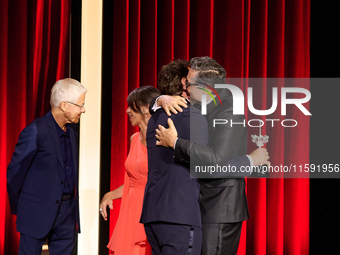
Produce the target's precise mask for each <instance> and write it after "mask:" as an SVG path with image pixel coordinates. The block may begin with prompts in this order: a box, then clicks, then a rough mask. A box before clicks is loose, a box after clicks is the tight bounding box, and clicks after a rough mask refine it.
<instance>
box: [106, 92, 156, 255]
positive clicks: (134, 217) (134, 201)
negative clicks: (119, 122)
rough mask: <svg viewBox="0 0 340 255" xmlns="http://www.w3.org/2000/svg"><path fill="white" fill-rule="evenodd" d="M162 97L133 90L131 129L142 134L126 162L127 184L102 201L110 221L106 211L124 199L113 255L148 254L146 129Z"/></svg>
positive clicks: (132, 144) (136, 137) (134, 139)
mask: <svg viewBox="0 0 340 255" xmlns="http://www.w3.org/2000/svg"><path fill="white" fill-rule="evenodd" d="M157 96H159V91H158V90H157V89H156V88H155V87H152V86H143V87H139V88H136V89H135V90H133V91H132V92H131V93H130V94H129V96H128V98H127V101H128V108H127V110H126V113H127V114H128V116H129V119H130V122H131V125H132V126H139V132H136V133H135V134H133V135H132V136H131V138H130V151H129V154H128V156H127V158H126V161H125V169H126V171H125V177H124V184H123V185H122V186H120V187H119V188H117V189H115V190H112V191H110V192H108V193H106V194H105V195H104V197H103V199H102V201H101V204H100V208H101V214H102V216H103V218H104V219H105V220H107V212H106V208H107V206H109V207H110V208H111V209H112V200H113V199H118V198H122V203H121V206H120V211H119V217H118V220H117V223H116V227H115V229H114V231H113V233H112V236H111V239H110V242H109V244H108V245H107V247H108V248H109V249H110V253H111V254H114V255H149V254H151V247H150V245H149V243H148V241H147V239H146V235H145V232H144V226H143V224H141V223H139V220H140V215H141V212H142V206H143V198H144V188H145V184H146V182H147V175H148V155H147V148H146V129H147V124H148V121H149V119H150V117H151V115H150V113H149V104H150V102H151V100H152V99H153V98H155V97H157Z"/></svg>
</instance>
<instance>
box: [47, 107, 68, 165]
mask: <svg viewBox="0 0 340 255" xmlns="http://www.w3.org/2000/svg"><path fill="white" fill-rule="evenodd" d="M45 116H46V123H47V126H48V127H49V129H50V130H49V131H50V136H51V139H52V142H53V146H54V149H55V151H56V154H57V157H58V161H59V163H60V165H61V167H62V169H64V162H63V157H62V155H61V148H60V142H59V138H58V133H57V129H56V126H55V120H54V119H53V116H52V113H51V112H49V113H47V114H46V115H45Z"/></svg>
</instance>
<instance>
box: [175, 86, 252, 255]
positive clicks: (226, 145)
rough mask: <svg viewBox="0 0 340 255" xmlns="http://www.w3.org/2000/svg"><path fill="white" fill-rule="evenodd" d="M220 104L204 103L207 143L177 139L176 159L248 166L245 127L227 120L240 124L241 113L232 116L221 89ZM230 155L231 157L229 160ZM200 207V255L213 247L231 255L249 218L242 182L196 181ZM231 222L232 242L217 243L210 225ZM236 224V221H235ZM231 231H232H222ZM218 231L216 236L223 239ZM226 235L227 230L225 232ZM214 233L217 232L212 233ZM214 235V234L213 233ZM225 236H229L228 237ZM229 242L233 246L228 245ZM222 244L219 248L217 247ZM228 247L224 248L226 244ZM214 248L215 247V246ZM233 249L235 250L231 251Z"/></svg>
mask: <svg viewBox="0 0 340 255" xmlns="http://www.w3.org/2000/svg"><path fill="white" fill-rule="evenodd" d="M219 95H220V97H221V99H222V105H220V104H219V102H218V105H217V106H215V104H214V102H211V103H210V104H208V106H207V120H208V123H209V133H210V140H209V146H200V145H197V144H193V143H192V141H191V142H188V141H186V140H184V139H181V138H179V139H178V141H177V143H176V147H175V156H176V161H178V162H180V161H187V160H188V158H190V159H191V160H193V161H194V162H198V161H201V162H204V164H207V165H215V164H220V165H222V164H223V162H227V161H228V160H230V159H231V161H228V162H233V163H232V164H236V165H238V167H240V165H246V166H249V164H250V162H249V160H248V158H247V157H246V156H245V154H246V150H247V130H246V127H244V126H243V125H241V124H236V125H233V127H232V128H231V127H230V121H231V120H233V122H234V123H243V121H244V116H243V115H238V116H236V115H235V116H234V115H232V97H231V95H230V94H229V93H228V92H227V91H226V90H223V91H221V92H220V93H219ZM214 119H226V120H228V124H226V125H216V127H213V120H214ZM233 158H234V159H233ZM200 187H201V191H200V193H201V194H200V208H201V214H202V223H203V254H209V255H210V254H215V253H211V252H215V251H216V249H214V247H215V246H216V245H217V246H219V247H218V249H219V250H220V252H221V251H222V250H223V249H224V248H227V250H226V251H224V250H223V252H222V253H220V254H234V253H235V252H236V251H237V246H238V241H239V234H240V230H241V225H242V221H244V220H247V219H248V218H249V213H248V206H247V199H246V194H245V181H244V179H243V178H234V179H231V178H225V179H204V180H200ZM221 223H222V224H225V223H227V224H232V225H235V226H236V228H237V231H236V232H237V233H236V234H233V235H232V236H233V238H234V239H233V240H232V242H231V243H230V242H229V243H228V242H227V241H226V242H224V244H223V243H222V244H217V243H218V240H216V239H214V238H213V235H214V234H216V233H213V232H214V231H217V230H216V229H214V227H211V226H210V224H221ZM239 223H240V224H239ZM227 229H229V228H227ZM226 231H228V232H229V233H234V232H235V231H234V230H231V231H229V230H226ZM224 234H225V233H223V231H222V233H221V234H220V235H222V236H219V237H218V238H224V236H225V235H224ZM227 234H228V233H227ZM216 235H217V234H216ZM216 235H215V236H216ZM228 238H229V237H228ZM232 245H233V247H231V246H232ZM220 246H223V247H220ZM227 246H228V247H227ZM215 248H216V247H215ZM235 250H236V251H235Z"/></svg>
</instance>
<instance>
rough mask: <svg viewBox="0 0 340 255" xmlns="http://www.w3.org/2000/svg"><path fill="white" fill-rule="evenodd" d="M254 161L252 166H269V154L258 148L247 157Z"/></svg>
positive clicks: (265, 150)
mask: <svg viewBox="0 0 340 255" xmlns="http://www.w3.org/2000/svg"><path fill="white" fill-rule="evenodd" d="M249 156H250V157H252V159H253V160H254V166H260V165H270V162H269V161H268V159H269V154H268V151H267V149H266V148H258V149H256V150H254V151H253V152H252V153H250V155H249Z"/></svg>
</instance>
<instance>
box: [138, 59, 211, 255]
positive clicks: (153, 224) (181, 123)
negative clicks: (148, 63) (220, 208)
mask: <svg viewBox="0 0 340 255" xmlns="http://www.w3.org/2000/svg"><path fill="white" fill-rule="evenodd" d="M188 66H189V62H188V61H183V60H175V61H173V62H171V63H170V64H168V65H166V66H163V67H162V69H161V71H160V73H159V75H158V89H159V90H160V92H161V94H166V95H182V96H184V97H187V94H186V93H190V91H187V90H185V88H186V84H185V77H186V75H187V73H188ZM183 88H184V90H183ZM190 115H191V117H192V118H194V119H195V120H196V118H197V120H196V125H199V126H200V127H201V128H202V129H200V130H201V132H198V135H197V140H196V142H197V143H201V144H207V142H208V136H207V134H208V129H207V128H208V127H207V122H206V120H205V118H204V117H203V116H201V114H200V113H199V111H197V109H196V111H195V112H194V113H193V112H191V113H190V107H188V108H185V109H183V111H182V112H181V113H179V114H177V115H174V116H172V121H173V122H174V123H175V124H176V126H177V128H178V134H179V137H183V138H184V139H189V138H190ZM193 115H195V117H194V116H193ZM167 120H168V116H167V115H166V113H165V112H164V110H163V109H160V110H158V111H156V112H155V113H154V114H153V115H152V117H151V118H150V120H149V123H148V129H147V137H146V141H147V148H148V164H149V165H148V168H149V172H148V181H147V184H146V187H145V195H144V202H143V211H142V215H141V223H144V226H145V232H146V235H147V238H148V241H149V243H150V244H151V247H152V251H153V254H157V255H158V254H162V255H173V254H177V255H179V254H183V255H184V254H193V255H200V253H201V242H202V240H201V238H202V232H201V215H200V209H199V201H198V199H199V184H198V182H197V180H196V179H194V178H190V171H189V165H186V166H183V165H179V164H176V163H175V162H174V151H173V150H172V149H170V148H165V147H161V146H156V138H155V134H156V131H155V130H156V129H157V128H158V125H160V124H161V125H165V126H166V123H167ZM199 133H200V135H201V137H200V135H199Z"/></svg>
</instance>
